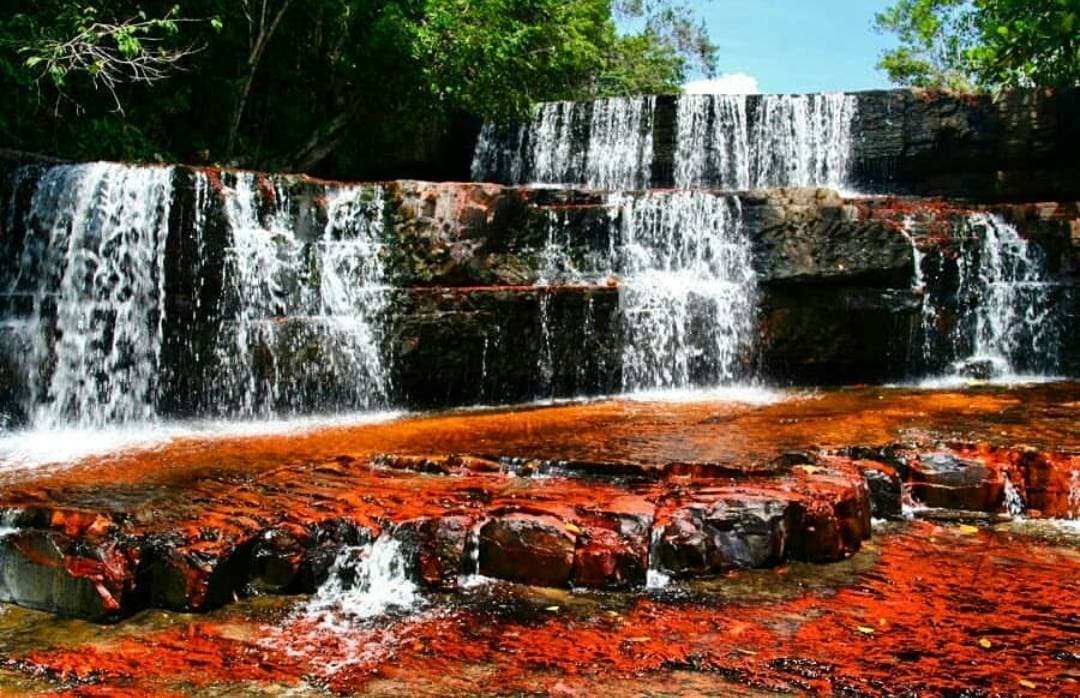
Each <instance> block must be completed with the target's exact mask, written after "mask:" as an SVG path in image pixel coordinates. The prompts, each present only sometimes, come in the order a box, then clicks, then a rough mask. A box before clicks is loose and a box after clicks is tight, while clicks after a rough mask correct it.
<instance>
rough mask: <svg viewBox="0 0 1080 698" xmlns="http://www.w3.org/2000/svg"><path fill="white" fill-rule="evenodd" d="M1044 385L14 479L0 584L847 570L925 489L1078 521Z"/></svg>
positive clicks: (50, 598)
mask: <svg viewBox="0 0 1080 698" xmlns="http://www.w3.org/2000/svg"><path fill="white" fill-rule="evenodd" d="M1028 390H1029V393H1025V392H1024V391H1023V390H1020V391H1019V392H1010V391H1008V390H1003V389H992V388H988V389H986V390H985V391H983V393H982V394H981V395H980V394H978V393H975V394H972V393H955V394H951V393H928V392H920V391H915V392H906V391H903V390H892V391H880V390H865V391H862V392H860V391H841V392H837V393H832V394H827V395H826V396H825V397H822V396H810V397H807V398H798V397H796V398H795V399H793V400H790V401H782V402H779V403H776V404H773V405H764V406H758V407H753V406H747V405H736V404H732V403H722V402H720V403H708V402H698V403H685V404H669V405H666V406H665V405H662V404H656V403H635V402H625V403H619V402H612V403H596V404H592V405H578V406H565V407H547V408H532V409H523V410H520V411H511V412H497V411H493V412H488V413H484V412H479V413H473V414H469V413H466V414H461V415H446V416H431V417H419V418H409V419H403V420H398V421H393V422H389V423H386V424H373V425H366V426H358V427H339V428H336V429H324V430H317V431H315V432H312V433H310V434H308V435H305V434H296V435H290V436H286V437H253V438H250V439H238V440H234V441H221V442H207V443H202V442H198V441H193V442H191V443H189V444H185V443H183V442H180V443H178V444H176V445H174V446H172V447H169V448H166V449H164V450H150V451H145V452H134V453H131V454H126V455H125V454H119V455H117V456H115V457H112V458H106V459H101V460H97V461H95V460H90V461H87V462H85V463H84V464H82V465H77V466H75V467H73V468H69V469H66V470H59V471H53V472H49V471H45V472H41V473H24V474H22V475H20V474H19V473H18V472H17V471H13V472H11V473H9V474H8V476H7V477H8V484H7V485H6V486H5V488H4V491H3V494H2V496H0V510H3V511H5V512H6V513H5V514H4V520H5V521H8V522H10V525H11V526H12V527H13V529H14V532H13V533H12V534H10V535H5V536H3V537H2V538H0V546H2V551H3V554H2V556H0V565H2V567H3V581H4V584H3V586H2V587H0V590H2V593H3V598H4V599H6V600H9V601H13V602H16V603H19V604H23V605H26V606H29V607H33V608H41V609H45V610H50V611H54V612H56V613H59V614H63V615H74V616H80V617H85V618H92V619H96V620H113V619H116V618H119V617H123V616H127V615H130V614H131V613H133V612H135V611H137V610H139V609H141V608H144V607H147V606H150V607H157V608H164V609H173V610H180V611H196V612H201V611H206V610H209V609H213V608H216V607H219V606H221V605H223V604H227V603H230V602H232V601H233V600H234V599H235V598H237V597H238V596H243V595H247V594H295V593H310V592H312V591H314V590H315V589H316V588H318V586H319V585H320V584H321V583H322V582H323V580H325V578H326V574H327V571H328V570H329V568H330V567H331V565H332V564H333V561H334V559H335V558H336V557H337V555H338V553H339V552H340V551H341V550H342V549H344V548H346V547H348V546H356V545H359V544H362V543H365V542H370V541H374V540H375V539H376V538H378V537H379V536H380V535H390V536H392V537H393V538H394V539H395V540H398V541H400V542H401V544H402V550H403V551H404V554H405V555H406V558H407V560H406V568H407V569H408V576H409V577H410V578H411V579H412V580H414V581H415V582H417V583H419V584H420V585H421V586H422V587H423V588H426V589H431V590H441V591H445V592H457V591H458V590H459V588H460V586H461V582H462V580H463V579H464V578H465V577H466V576H468V575H473V574H477V573H478V574H480V575H483V576H486V577H492V578H497V579H503V580H507V581H514V582H519V583H524V584H537V585H546V586H552V587H561V588H566V587H570V586H573V587H579V588H594V589H641V588H642V587H643V586H644V583H645V578H646V576H647V575H646V573H647V571H648V570H650V569H654V570H657V571H659V572H662V573H664V574H666V575H668V576H672V577H676V578H697V577H706V578H708V577H714V576H716V575H721V574H724V573H727V572H729V571H731V570H734V569H744V568H762V567H766V568H767V567H776V566H778V565H783V564H785V563H786V562H789V561H793V560H797V561H806V562H814V563H830V562H836V561H840V560H844V559H846V558H848V557H850V556H851V555H853V554H855V553H857V552H858V551H859V550H860V549H861V547H862V546H863V544H864V542H865V541H866V540H867V539H868V538H869V537H870V533H871V526H870V521H871V517H872V516H873V517H877V518H891V517H896V516H897V515H898V514H899V513H900V506H901V502H902V501H905V500H906V501H911V502H914V503H915V504H917V505H921V506H923V507H929V508H931V509H932V510H934V511H938V514H936V516H938V517H939V518H941V517H946V518H947V515H948V512H982V513H983V514H984V515H986V516H991V517H1003V516H1007V515H1008V514H1009V513H1010V512H1011V511H1012V509H1013V508H1014V507H1016V506H1019V507H1021V509H1022V510H1023V511H1024V512H1025V513H1026V515H1027V516H1029V517H1039V516H1048V517H1070V516H1076V515H1078V514H1080V511H1078V510H1077V506H1078V505H1077V501H1080V500H1078V499H1077V494H1076V492H1077V490H1076V487H1075V484H1076V480H1077V479H1078V478H1080V476H1078V475H1077V473H1078V472H1080V467H1078V466H1080V462H1078V460H1077V459H1078V456H1077V451H1078V450H1080V449H1078V447H1080V444H1077V443H1076V440H1075V439H1076V434H1075V430H1074V429H1073V426H1072V424H1073V422H1072V420H1073V417H1072V413H1071V411H1070V408H1069V407H1068V405H1072V404H1074V403H1075V401H1076V397H1077V393H1076V386H1075V385H1074V384H1062V385H1059V386H1056V387H1047V386H1040V387H1039V388H1038V391H1039V392H1038V396H1036V394H1035V392H1034V391H1035V390H1036V389H1035V388H1031V389H1028ZM1040 401H1042V402H1040ZM961 405H962V406H963V408H964V410H963V411H960V410H959V409H958V408H959V407H960V406H961ZM1010 410H1019V411H1013V412H1010ZM1003 417H1004V418H1006V419H1004V420H1003ZM1006 425H1011V426H1006ZM1002 427H1006V428H1004V429H1003V428H1002ZM928 429H929V430H931V431H928ZM935 429H936V430H938V431H937V432H936V433H946V432H947V433H951V434H955V433H957V432H958V431H962V432H966V433H967V435H968V436H969V437H970V440H967V441H956V440H952V441H948V442H945V441H942V440H940V439H938V438H935V437H934V435H933V434H934V433H935V431H933V430H935ZM980 429H982V431H980ZM555 434H558V435H561V437H560V438H559V439H558V440H553V438H552V435H555ZM856 439H859V440H861V443H862V444H865V445H859V446H853V445H851V444H852V443H853V441H855V440H856ZM1040 442H1041V443H1042V444H1043V446H1042V448H1040V447H1039V444H1040ZM1016 443H1022V444H1023V445H1021V446H1014V445H1012V444H1016ZM808 445H810V446H811V448H807V446H808ZM208 446H210V447H209V448H208ZM383 448H390V449H393V450H392V451H389V452H387V451H381V450H376V449H383ZM432 451H434V452H435V453H434V454H433V453H432ZM298 456H299V459H298V458H297V457H298ZM1006 482H1008V483H1010V484H1009V486H1010V487H1011V491H1012V494H1011V495H1010V496H1011V497H1012V498H1013V501H1012V502H1011V503H1010V502H1009V501H1007V497H1006V496H1005V487H1006V486H1005V483H1006ZM965 515H966V514H965Z"/></svg>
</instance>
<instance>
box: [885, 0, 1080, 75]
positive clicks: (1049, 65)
mask: <svg viewBox="0 0 1080 698" xmlns="http://www.w3.org/2000/svg"><path fill="white" fill-rule="evenodd" d="M875 23H876V26H877V28H878V29H879V30H881V31H885V32H890V33H894V34H896V36H897V38H898V39H899V42H900V45H899V46H898V47H897V48H895V49H893V50H891V51H888V52H886V53H885V54H884V55H883V56H882V58H881V61H880V63H879V67H880V68H882V69H883V70H885V71H886V72H887V73H888V74H889V77H890V78H891V79H892V80H893V81H894V82H896V83H898V84H901V85H914V86H918V87H946V88H953V89H971V88H974V87H978V88H982V89H989V90H998V89H1002V88H1007V87H1022V86H1049V87H1063V86H1072V85H1078V84H1080V0H1037V1H1032V0H897V2H896V4H895V5H893V6H892V7H890V8H889V9H888V10H886V11H885V12H882V13H879V14H878V15H877V16H876V19H875Z"/></svg>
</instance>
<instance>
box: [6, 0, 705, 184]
mask: <svg viewBox="0 0 1080 698" xmlns="http://www.w3.org/2000/svg"><path fill="white" fill-rule="evenodd" d="M6 8H7V9H8V11H7V12H5V13H4V16H3V17H0V90H3V94H4V95H5V103H4V107H3V108H0V134H2V135H0V138H3V139H4V140H3V142H2V145H5V146H7V147H14V148H22V149H27V150H38V151H44V152H50V153H54V154H57V155H61V156H66V157H73V158H122V159H155V158H158V159H166V160H183V161H189V162H200V161H201V162H223V163H229V164H238V165H244V166H252V167H263V168H290V169H304V170H314V171H318V172H321V173H323V174H330V175H342V176H353V177H356V176H367V175H372V174H375V175H377V174H379V171H380V163H385V162H388V161H403V160H404V161H408V159H409V158H410V157H415V158H417V159H422V157H423V156H424V153H422V152H421V151H422V150H423V148H425V147H427V144H429V143H430V142H431V141H432V140H433V139H432V138H431V137H430V136H431V135H432V134H433V133H439V132H440V131H442V130H445V129H446V128H448V127H449V126H450V125H451V124H452V123H453V122H454V121H455V120H456V119H460V118H461V117H462V116H463V115H472V116H473V117H480V118H486V119H509V118H514V117H520V116H522V115H523V114H525V113H526V112H527V110H528V109H529V108H530V106H531V105H532V104H533V103H534V102H536V101H542V100H551V99H582V98H591V97H601V96H615V95H629V94H637V93H646V92H649V93H655V92H671V91H675V90H677V89H678V86H679V85H680V84H681V83H682V82H683V80H684V78H685V76H686V73H687V71H688V70H689V69H690V68H691V67H694V68H697V69H701V70H703V71H705V72H709V71H711V70H712V68H713V66H714V63H715V51H716V49H715V47H714V46H713V45H712V44H711V43H710V42H709V41H708V37H707V35H706V33H705V32H704V29H703V28H702V25H701V23H700V22H699V21H698V20H696V18H695V16H694V14H693V12H692V10H690V9H689V6H688V5H687V4H684V3H682V2H680V1H679V0H615V1H614V2H613V1H612V0H304V1H303V2H300V1H299V0H180V4H176V2H175V0H169V1H165V2H162V1H161V0H157V1H155V0H150V1H149V2H144V1H140V2H137V1H133V0H100V1H99V2H96V3H94V4H93V5H89V4H87V2H86V1H85V0H76V1H72V0H6ZM619 18H621V19H627V18H629V19H630V20H632V21H633V22H634V26H635V27H637V28H636V29H635V30H634V31H632V32H625V31H622V32H621V31H619V29H618V24H617V22H616V20H617V19H619Z"/></svg>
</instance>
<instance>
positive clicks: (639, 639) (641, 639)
mask: <svg viewBox="0 0 1080 698" xmlns="http://www.w3.org/2000/svg"><path fill="white" fill-rule="evenodd" d="M651 639H652V638H650V637H647V636H646V637H628V638H626V641H627V642H648V641H649V640H651Z"/></svg>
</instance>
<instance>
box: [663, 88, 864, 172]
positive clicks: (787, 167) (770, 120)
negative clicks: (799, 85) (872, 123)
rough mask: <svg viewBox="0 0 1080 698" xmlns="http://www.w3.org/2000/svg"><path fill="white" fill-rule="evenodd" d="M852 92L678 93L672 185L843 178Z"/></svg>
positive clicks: (853, 102) (852, 111)
mask: <svg viewBox="0 0 1080 698" xmlns="http://www.w3.org/2000/svg"><path fill="white" fill-rule="evenodd" d="M856 108H857V100H856V98H855V97H854V96H852V95H845V94H839V93H838V94H821V95H760V96H758V95H754V96H747V95H697V94H694V95H682V96H680V97H679V102H678V114H677V119H678V126H677V137H676V151H675V186H677V187H679V188H684V189H686V188H693V187H702V186H716V187H720V188H723V189H729V190H741V189H755V188H765V187H808V186H827V187H833V188H837V189H842V188H844V186H845V185H846V184H847V178H848V170H849V159H850V153H851V139H852V134H851V129H852V122H853V120H854V118H855V112H856Z"/></svg>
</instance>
